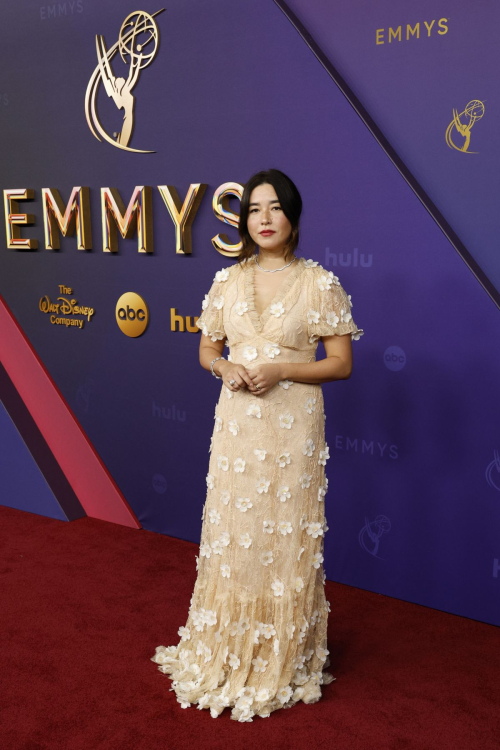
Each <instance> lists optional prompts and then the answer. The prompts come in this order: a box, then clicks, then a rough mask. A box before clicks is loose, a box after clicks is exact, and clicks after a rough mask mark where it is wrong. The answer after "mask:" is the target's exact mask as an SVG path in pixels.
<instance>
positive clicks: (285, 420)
mask: <svg viewBox="0 0 500 750" xmlns="http://www.w3.org/2000/svg"><path fill="white" fill-rule="evenodd" d="M279 419H280V427H283V428H285V429H286V430H289V429H290V428H291V426H292V423H293V422H294V421H295V417H294V416H293V415H292V414H290V412H289V411H287V412H285V413H284V414H280V417H279Z"/></svg>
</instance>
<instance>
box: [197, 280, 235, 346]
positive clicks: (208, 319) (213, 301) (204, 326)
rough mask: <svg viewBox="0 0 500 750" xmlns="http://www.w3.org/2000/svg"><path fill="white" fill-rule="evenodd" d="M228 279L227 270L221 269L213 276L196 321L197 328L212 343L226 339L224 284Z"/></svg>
mask: <svg viewBox="0 0 500 750" xmlns="http://www.w3.org/2000/svg"><path fill="white" fill-rule="evenodd" d="M228 278H229V269H227V268H223V269H222V270H221V271H217V273H216V274H215V277H214V280H213V284H212V286H211V287H210V290H209V292H208V294H205V298H204V300H203V302H202V303H201V308H202V312H201V315H200V316H199V318H197V320H196V325H197V327H198V328H199V329H200V330H201V331H202V333H204V334H205V336H210V338H211V339H212V341H221V340H222V339H225V338H226V332H225V330H224V302H225V282H226V281H227V280H228Z"/></svg>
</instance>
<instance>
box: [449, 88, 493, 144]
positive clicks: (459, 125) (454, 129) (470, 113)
mask: <svg viewBox="0 0 500 750" xmlns="http://www.w3.org/2000/svg"><path fill="white" fill-rule="evenodd" d="M485 101H486V99H485ZM483 115H484V103H483V102H480V101H479V99H473V100H472V101H471V102H469V103H468V104H467V106H466V107H465V109H464V111H463V112H460V114H458V113H457V110H456V109H455V107H453V120H452V121H451V122H450V124H449V125H448V127H447V128H446V135H445V137H446V143H447V144H448V146H449V147H450V148H454V149H455V150H456V151H462V153H467V154H478V153H479V151H469V144H470V131H471V128H472V126H473V125H474V123H475V122H476V120H480V119H481V117H482V116H483ZM460 118H468V122H465V123H463V122H462V120H461V119H460ZM453 133H458V134H459V135H461V136H462V139H463V141H462V144H461V145H457V144H456V143H454V142H453V139H452V134H453Z"/></svg>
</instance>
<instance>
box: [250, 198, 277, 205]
mask: <svg viewBox="0 0 500 750" xmlns="http://www.w3.org/2000/svg"><path fill="white" fill-rule="evenodd" d="M268 203H279V200H277V199H276V198H275V199H274V200H272V201H268ZM248 205H249V206H260V203H249V204H248Z"/></svg>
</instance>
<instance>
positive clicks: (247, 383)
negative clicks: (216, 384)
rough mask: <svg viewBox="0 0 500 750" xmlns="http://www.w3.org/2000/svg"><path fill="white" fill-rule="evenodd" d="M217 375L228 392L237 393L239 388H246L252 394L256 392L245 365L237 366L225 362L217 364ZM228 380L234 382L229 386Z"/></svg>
mask: <svg viewBox="0 0 500 750" xmlns="http://www.w3.org/2000/svg"><path fill="white" fill-rule="evenodd" d="M219 373H220V375H221V376H222V382H223V383H224V385H225V386H226V388H228V389H229V390H230V391H239V390H240V388H248V390H249V391H252V392H254V391H256V390H257V389H256V388H255V386H254V384H253V381H252V378H251V377H250V375H249V374H248V372H247V369H246V367H245V365H238V364H235V363H234V362H229V361H227V360H226V361H225V362H220V363H219ZM230 380H235V381H236V382H235V383H233V384H232V385H229V381H230Z"/></svg>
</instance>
